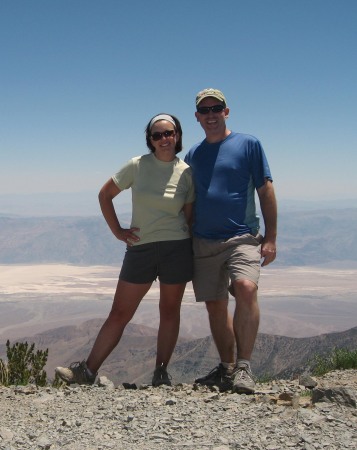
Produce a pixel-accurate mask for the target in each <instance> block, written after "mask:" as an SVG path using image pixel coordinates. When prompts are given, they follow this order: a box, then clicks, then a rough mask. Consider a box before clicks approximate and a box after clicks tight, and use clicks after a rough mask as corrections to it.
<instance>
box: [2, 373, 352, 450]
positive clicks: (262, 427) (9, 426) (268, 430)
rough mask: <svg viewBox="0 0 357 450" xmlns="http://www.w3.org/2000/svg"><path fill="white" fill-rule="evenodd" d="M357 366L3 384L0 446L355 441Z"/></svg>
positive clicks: (100, 448)
mask: <svg viewBox="0 0 357 450" xmlns="http://www.w3.org/2000/svg"><path fill="white" fill-rule="evenodd" d="M356 396H357V370H346V371H340V372H330V373H329V374H327V375H325V376H323V377H321V378H314V379H311V378H310V377H308V376H307V377H300V378H299V379H298V380H293V381H287V380H279V381H274V382H271V383H265V384H260V385H258V389H257V392H256V394H255V395H250V396H248V395H238V394H231V393H219V392H217V391H212V390H209V389H207V388H204V387H198V386H195V385H186V384H185V385H177V386H173V387H167V386H161V387H160V388H152V387H149V386H139V387H138V389H125V388H124V387H123V386H119V387H116V388H115V387H114V385H113V384H112V383H111V382H110V381H109V380H107V379H105V377H102V378H100V379H99V382H98V384H97V385H94V386H90V387H88V386H73V387H64V388H61V389H55V388H52V387H46V388H38V389H37V388H36V387H34V386H25V387H10V388H7V387H3V386H0V449H1V450H15V449H16V450H17V449H21V450H24V449H25V450H27V449H50V450H57V449H66V450H69V449H71V450H72V449H73V450H76V449H80V450H104V449H123V450H131V449H133V450H134V449H135V450H150V449H158V450H159V449H165V450H166V449H199V450H230V449H252V450H253V449H254V450H288V449H304V450H319V449H324V450H334V449H356V448H357V409H356Z"/></svg>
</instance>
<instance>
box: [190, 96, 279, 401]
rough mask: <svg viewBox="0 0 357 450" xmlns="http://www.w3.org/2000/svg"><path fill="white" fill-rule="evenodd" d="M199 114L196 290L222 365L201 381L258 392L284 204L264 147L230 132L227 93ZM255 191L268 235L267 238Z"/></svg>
mask: <svg viewBox="0 0 357 450" xmlns="http://www.w3.org/2000/svg"><path fill="white" fill-rule="evenodd" d="M196 109H197V111H196V113H195V116H196V119H197V121H198V122H199V123H200V125H201V126H202V128H203V130H204V132H205V134H206V139H204V140H203V141H202V142H201V143H199V144H197V145H195V146H194V147H192V148H191V150H190V151H189V152H188V153H187V155H186V158H185V161H186V162H187V163H188V164H189V165H190V166H191V168H192V171H193V177H194V182H195V189H196V203H195V220H194V224H193V249H194V255H195V272H194V279H193V288H194V291H195V296H196V301H198V302H200V301H204V302H205V303H206V308H207V311H208V317H209V323H210V327H211V332H212V336H213V339H214V342H215V345H216V347H217V350H218V353H219V356H220V360H221V362H220V364H219V365H218V366H217V367H216V368H215V369H213V370H212V371H211V372H210V373H209V374H208V375H206V376H204V377H202V378H198V379H197V380H195V381H196V383H199V384H203V385H207V386H213V385H216V386H218V387H219V389H220V390H221V391H227V390H231V389H232V390H233V392H237V393H248V394H249V393H253V392H254V390H255V381H254V378H253V374H252V371H251V368H250V359H251V356H252V352H253V348H254V343H255V340H256V336H257V333H258V326H259V305H258V299H257V290H258V281H259V275H260V265H261V266H266V265H268V264H269V263H271V262H272V261H274V259H275V256H276V234H277V206H276V198H275V193H274V188H273V184H272V177H271V173H270V169H269V165H268V162H267V159H266V157H265V154H264V151H263V148H262V146H261V144H260V142H259V141H258V140H257V139H256V138H255V137H253V136H249V135H246V134H241V133H235V132H232V131H230V130H229V129H227V126H226V120H227V118H228V115H229V108H227V102H226V98H225V96H224V94H223V93H222V92H221V91H219V90H218V89H212V88H209V89H204V90H203V91H201V92H199V93H198V94H197V97H196ZM255 192H257V194H258V198H259V202H260V207H261V211H262V215H263V219H264V225H265V233H264V236H261V235H260V234H259V217H258V216H257V214H256V207H255ZM229 279H230V281H231V286H230V288H229V289H230V292H232V293H233V294H234V296H235V300H236V305H235V311H234V315H233V317H232V316H231V315H230V314H229V312H228V284H229ZM235 346H236V349H237V355H236V356H237V357H236V358H235Z"/></svg>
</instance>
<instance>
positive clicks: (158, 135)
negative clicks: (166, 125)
mask: <svg viewBox="0 0 357 450" xmlns="http://www.w3.org/2000/svg"><path fill="white" fill-rule="evenodd" d="M163 136H165V138H168V137H171V136H175V130H166V131H163V132H162V133H160V132H159V131H156V132H155V133H153V134H152V135H151V136H150V137H151V139H152V140H153V141H159V140H160V139H162V137H163Z"/></svg>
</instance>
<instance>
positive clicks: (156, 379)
mask: <svg viewBox="0 0 357 450" xmlns="http://www.w3.org/2000/svg"><path fill="white" fill-rule="evenodd" d="M162 384H166V386H171V376H170V375H169V374H168V373H167V371H166V367H164V366H163V365H161V366H159V367H156V369H155V371H154V375H153V377H152V385H153V386H154V387H158V386H161V385H162Z"/></svg>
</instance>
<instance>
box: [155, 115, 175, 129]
mask: <svg viewBox="0 0 357 450" xmlns="http://www.w3.org/2000/svg"><path fill="white" fill-rule="evenodd" d="M159 120H167V121H168V122H171V123H172V125H173V126H174V127H175V129H176V124H175V121H174V119H173V118H172V117H171V116H169V115H168V114H159V115H158V116H155V117H153V118H152V119H151V122H150V125H149V130H151V128H152V126H153V125H154V123H155V122H158V121H159Z"/></svg>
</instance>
